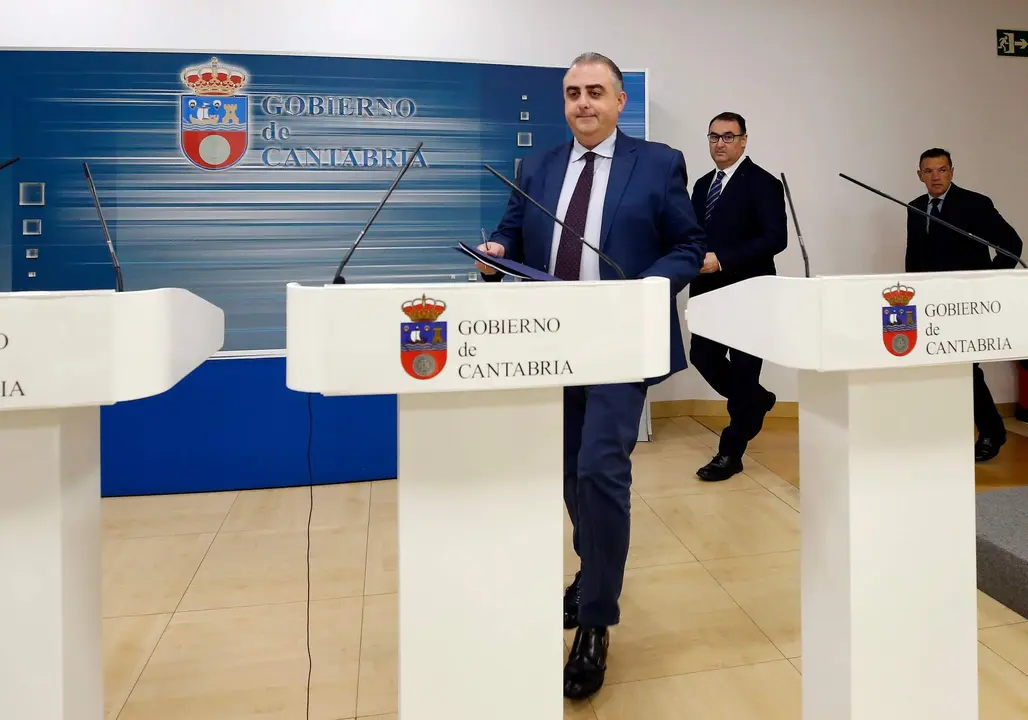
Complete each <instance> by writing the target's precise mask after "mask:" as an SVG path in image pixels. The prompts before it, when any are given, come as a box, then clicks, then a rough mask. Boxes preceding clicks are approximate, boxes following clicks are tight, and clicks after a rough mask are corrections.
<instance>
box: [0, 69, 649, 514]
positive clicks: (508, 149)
mask: <svg viewBox="0 0 1028 720" xmlns="http://www.w3.org/2000/svg"><path fill="white" fill-rule="evenodd" d="M212 56H215V57H217V65H216V66H214V65H212V64H211V63H212ZM205 68H211V69H213V70H215V71H218V70H221V71H226V78H229V77H231V76H232V75H234V74H235V75H236V76H237V78H238V79H239V80H241V84H240V83H237V84H238V85H239V87H237V88H234V89H232V90H230V91H229V93H228V94H225V95H219V96H214V95H204V94H203V93H202V92H198V90H202V88H197V87H196V84H197V83H196V82H195V80H193V79H191V77H192V76H195V77H200V76H202V74H203V70H204V69H205ZM196 69H199V70H200V72H199V73H193V72H191V71H193V70H196ZM0 72H2V73H3V76H4V77H7V78H9V79H10V83H9V85H8V87H6V88H5V93H6V96H5V100H6V102H5V103H4V106H3V107H0V156H5V155H7V154H17V155H20V156H21V157H22V160H21V162H20V163H18V164H17V165H15V166H12V167H11V168H9V169H8V170H6V171H4V173H3V174H2V175H0V197H2V198H3V199H4V200H3V202H0V290H7V289H13V290H58V289H83V288H111V287H113V286H114V276H113V272H112V270H111V267H110V261H109V259H108V256H107V251H106V248H105V246H104V241H103V235H102V233H101V228H100V225H99V222H98V220H97V218H96V214H95V211H94V209H93V206H92V198H91V196H90V195H89V192H88V186H87V184H86V182H85V177H84V174H83V171H82V166H81V163H82V161H83V160H85V161H88V163H89V166H90V170H91V173H92V175H93V177H94V179H95V181H96V184H97V189H98V192H99V194H100V200H101V202H102V203H103V206H104V209H105V217H106V219H107V222H108V225H109V227H110V229H111V232H112V235H113V238H114V242H115V246H116V248H117V252H118V255H119V259H120V261H121V265H122V269H123V273H124V279H125V289H126V290H136V289H145V288H153V287H169V286H173V287H182V288H186V289H188V290H190V291H192V292H194V293H196V294H197V295H199V296H201V297H203V298H205V299H207V300H209V301H210V302H213V303H214V304H216V305H218V306H219V307H221V308H222V309H224V310H225V313H226V341H225V350H226V351H228V352H229V354H232V355H235V356H237V357H232V358H231V359H229V358H226V359H218V360H215V361H211V362H208V363H206V364H205V365H203V366H202V367H201V368H199V369H198V370H197V371H196V372H195V373H193V374H192V375H191V376H190V377H189V378H187V379H186V380H185V381H184V382H183V383H182V385H181V386H180V387H177V388H175V389H174V390H172V391H171V392H170V393H168V394H167V395H165V396H162V397H159V398H149V399H144V400H140V401H137V402H132V403H125V404H123V405H118V406H115V407H112V408H105V409H104V411H103V426H102V432H103V486H104V493H105V494H107V495H123V494H143V493H162V492H186V491H202V490H214V489H226V488H247V487H272V486H283V485H295V484H305V483H307V482H308V476H307V459H306V442H307V435H306V428H307V425H308V422H307V396H306V395H300V394H297V393H293V392H291V391H290V390H288V389H287V388H286V387H285V383H284V378H285V374H284V360H283V359H281V358H268V357H248V356H254V355H259V354H260V352H261V351H267V350H272V351H274V350H279V349H281V348H282V347H284V323H285V286H286V283H289V282H302V283H320V282H327V281H328V280H330V279H331V277H332V274H333V273H334V270H335V266H336V264H337V263H338V261H339V259H340V258H341V257H342V255H343V254H344V253H345V251H346V249H347V248H348V247H349V245H350V244H351V243H352V242H353V240H354V239H355V238H356V236H357V234H358V232H359V230H360V228H361V227H362V226H363V224H364V222H365V221H366V219H367V218H368V217H369V216H370V214H371V212H372V211H373V209H374V207H375V205H376V204H377V202H378V201H379V199H380V198H381V197H382V195H383V193H384V192H385V191H386V189H387V188H388V187H389V185H390V183H391V182H392V180H393V178H394V177H395V174H396V173H397V171H398V169H399V167H400V165H402V163H403V161H404V159H405V158H406V156H405V153H406V152H408V151H409V150H410V149H411V148H413V147H414V146H415V145H416V144H417V142H419V141H421V142H423V143H424V146H423V148H422V151H421V155H420V156H419V158H418V161H417V162H415V164H414V165H413V166H412V168H411V170H410V171H409V172H408V174H407V175H406V176H405V178H404V180H403V181H402V182H401V184H400V185H399V187H398V188H397V190H396V192H395V193H394V194H393V196H392V198H391V201H390V203H389V204H388V205H387V206H386V208H385V209H384V210H383V211H382V213H381V214H380V215H379V217H378V219H377V221H376V223H375V226H374V227H373V228H372V230H371V231H370V232H369V233H368V235H367V236H366V237H365V239H364V240H363V242H362V245H361V248H360V250H359V251H358V252H357V253H355V254H354V256H353V259H352V262H351V264H350V266H349V267H348V269H347V278H348V280H349V281H350V282H358V283H361V282H405V281H417V282H419V283H421V284H423V283H425V282H444V281H445V282H452V281H455V280H456V281H462V280H468V281H471V280H473V279H474V273H473V267H472V266H471V265H470V263H469V262H468V261H467V259H466V258H465V257H464V256H463V255H460V254H458V253H457V252H455V251H454V250H453V249H452V248H453V246H454V245H455V244H456V242H457V241H458V240H463V241H466V242H469V243H475V242H477V241H478V240H479V238H480V233H481V230H482V229H483V228H484V229H486V230H487V231H488V230H490V229H491V228H492V227H494V226H495V224H496V222H497V221H498V220H499V218H500V216H501V214H502V212H503V209H504V207H505V206H506V203H507V199H508V196H509V192H508V191H507V190H506V189H505V186H504V185H503V184H502V183H501V182H500V181H499V180H497V179H496V178H493V177H492V176H491V175H490V174H489V173H488V172H487V171H485V170H484V168H483V167H482V166H483V164H484V163H489V164H490V165H492V166H493V167H496V168H498V169H499V170H500V171H501V172H505V174H507V175H508V176H509V177H513V174H514V161H515V159H516V158H519V157H523V156H525V155H528V154H530V153H534V152H538V151H540V150H543V149H545V148H548V147H550V146H552V145H555V144H558V143H561V142H564V141H566V140H568V139H570V132H569V130H568V128H567V125H566V123H565V121H564V116H563V101H562V97H561V79H562V76H563V74H564V69H563V68H544V67H527V66H511V65H484V64H475V63H453V62H427V61H402V60H373V59H353V58H338V57H307V56H285V55H266V56H264V55H232V54H228V55H226V54H220V53H216V52H212V53H209V54H196V53H188V54H187V53H168V52H164V53H140V52H81V51H75V52H71V51H0ZM191 82H192V84H193V85H194V87H190V83H191ZM201 83H202V80H201ZM625 87H626V91H627V92H628V95H629V100H628V105H627V107H626V109H625V111H624V113H623V115H622V122H621V128H622V130H623V131H625V132H626V133H628V134H631V135H635V136H639V137H642V136H644V135H645V128H646V97H645V96H646V78H645V74H644V73H626V82H625ZM230 105H233V106H234V109H233V110H232V111H231V113H230V111H229V106H230ZM204 108H205V109H204ZM201 109H203V112H201ZM386 110H388V112H386ZM523 113H527V119H524V117H523ZM230 114H231V115H233V116H234V119H236V120H238V121H239V123H231V122H230V119H231V118H230V117H229V115H230ZM204 115H206V116H214V117H217V118H218V119H219V120H220V121H222V122H220V123H218V124H217V126H216V127H214V126H213V125H212V124H210V123H207V122H206V120H205V117H204ZM243 125H245V130H243V131H241V132H239V131H233V127H239V126H243ZM211 127H214V131H215V134H221V135H222V136H223V137H224V138H229V140H228V142H222V146H223V147H222V149H223V150H225V149H226V148H227V149H228V151H229V152H231V148H232V147H233V143H236V142H237V140H239V139H241V138H245V152H242V154H241V156H240V157H239V159H238V161H235V162H234V163H233V164H231V165H230V166H229V167H227V168H224V169H217V170H213V169H205V168H204V167H203V164H204V161H203V157H202V153H199V152H198V151H197V150H196V149H194V146H193V145H190V142H189V140H188V139H187V137H188V135H187V133H189V132H193V131H197V130H198V129H199V130H200V131H204V130H210V129H211ZM283 128H287V129H288V132H289V136H288V137H284V133H283V132H282V130H283ZM525 132H529V133H531V145H530V146H523V145H519V143H518V136H519V133H525ZM238 147H240V148H242V145H238ZM207 157H208V159H209V158H210V155H208V156H207ZM21 182H39V183H45V188H46V204H45V205H44V206H42V207H24V206H19V205H18V202H17V188H18V183H21ZM25 219H33V220H41V221H42V228H43V232H42V235H39V236H24V235H22V222H23V220H25ZM29 248H34V249H38V252H39V257H38V258H35V259H30V258H27V257H26V250H27V249H29ZM30 273H34V276H30ZM313 407H314V410H315V435H316V439H315V443H316V445H315V451H314V463H315V468H314V471H315V473H314V474H315V482H343V481H350V480H366V479H375V478H380V477H393V476H394V475H395V471H396V470H395V467H396V437H395V433H396V417H395V413H396V402H395V398H394V397H377V398H348V399H343V398H332V399H326V398H320V397H316V398H315V399H314V402H313Z"/></svg>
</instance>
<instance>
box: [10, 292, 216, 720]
mask: <svg viewBox="0 0 1028 720" xmlns="http://www.w3.org/2000/svg"><path fill="white" fill-rule="evenodd" d="M223 338H224V316H223V314H222V311H221V310H220V309H219V308H217V307H215V306H213V305H211V304H209V303H207V302H205V301H203V300H201V299H200V298H198V297H196V296H195V295H192V294H190V293H188V292H186V291H185V290H178V289H162V290H149V291H141V292H124V293H115V292H113V291H85V292H49V293H48V292H26V293H0V718H11V720H14V719H15V718H17V719H18V720H101V719H102V718H103V717H104V697H103V689H104V682H103V646H102V640H101V615H102V611H101V586H102V583H101V577H100V406H102V405H110V404H113V403H116V402H119V401H124V400H133V399H136V398H142V397H147V396H151V395H157V394H159V393H162V392H164V391H166V390H168V389H169V388H171V387H172V386H174V385H175V383H177V382H178V381H179V380H181V379H182V378H183V377H184V376H185V375H187V374H188V373H189V372H190V371H191V370H193V369H194V368H195V367H197V366H198V365H199V364H200V363H202V362H203V361H204V360H206V359H207V358H208V357H210V356H211V355H212V354H213V353H215V352H216V351H218V350H219V349H220V348H221V346H222V341H223Z"/></svg>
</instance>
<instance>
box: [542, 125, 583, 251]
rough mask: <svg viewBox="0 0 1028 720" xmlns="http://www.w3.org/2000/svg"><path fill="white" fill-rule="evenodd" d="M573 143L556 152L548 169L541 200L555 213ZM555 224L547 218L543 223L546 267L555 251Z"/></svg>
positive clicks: (543, 204)
mask: <svg viewBox="0 0 1028 720" xmlns="http://www.w3.org/2000/svg"><path fill="white" fill-rule="evenodd" d="M573 145H574V144H573V143H568V145H567V147H566V148H565V149H564V150H562V151H561V152H559V153H556V154H555V155H554V157H553V161H552V162H551V163H550V167H549V168H548V169H547V171H546V183H545V185H544V186H543V196H542V199H541V200H540V202H541V203H542V206H543V207H544V208H546V209H547V210H549V211H550V212H551V213H553V214H554V215H556V214H557V203H559V202H560V191H561V189H562V188H563V187H564V176H565V175H566V174H567V170H568V161H569V160H570V159H571V148H572V147H573ZM537 210H538V209H537ZM540 219H541V218H540ZM554 225H555V223H554V222H553V221H552V220H547V222H545V223H543V227H545V228H546V232H544V233H543V247H544V248H545V253H544V254H543V263H544V265H543V267H544V268H545V267H546V264H548V263H549V262H550V253H551V252H553V226H554Z"/></svg>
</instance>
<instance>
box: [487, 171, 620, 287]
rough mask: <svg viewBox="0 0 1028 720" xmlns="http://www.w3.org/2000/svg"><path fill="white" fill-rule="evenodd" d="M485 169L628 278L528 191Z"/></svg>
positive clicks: (615, 264) (612, 262) (497, 173)
mask: <svg viewBox="0 0 1028 720" xmlns="http://www.w3.org/2000/svg"><path fill="white" fill-rule="evenodd" d="M485 169H486V170H488V171H489V172H491V173H492V174H493V175H495V176H496V177H498V178H500V180H503V182H505V183H507V184H508V185H509V186H510V187H511V188H512V189H513V190H515V191H516V192H517V193H518V194H519V195H521V197H523V198H525V199H526V200H528V201H529V202H531V203H532V204H533V205H535V206H536V207H537V208H539V209H540V210H542V211H543V212H544V213H546V216H547V217H549V218H550V219H552V220H553V222H555V223H557V224H558V225H560V226H561V227H562V228H564V229H565V230H567V231H568V232H569V233H571V235H572V236H573V237H574V238H575V239H576V240H578V241H579V242H580V243H582V244H583V245H585V246H586V247H587V248H589V249H590V250H592V251H593V252H594V253H596V254H597V255H599V256H600V257H601V258H603V260H604V262H606V263H607V264H608V265H610V266H611V267H612V268H614V270H615V272H617V274H618V277H620V278H621V279H622V280H627V279H628V278H626V277H625V273H624V271H622V270H621V268H620V267H619V266H618V264H617V263H616V262H614V261H613V260H611V259H610V258H609V257H607V256H606V255H604V254H603V253H602V252H600V250H599V248H594V247H593V246H592V245H590V244H589V243H588V242H586V239H585V238H584V237H582V236H581V235H579V234H578V233H576V232H575V231H574V230H572V229H571V228H569V227H568V226H567V225H565V224H564V223H563V221H561V220H559V219H557V216H556V215H554V214H553V213H551V212H550V211H549V210H547V209H546V208H544V207H543V206H542V205H540V204H539V203H537V202H536V201H535V200H534V199H533V198H532V197H530V196H529V195H528V193H526V192H525V191H524V190H522V189H521V188H519V187H518V186H517V185H515V184H514V183H512V182H511V181H510V180H508V179H507V178H505V177H504V176H503V175H501V174H500V173H499V172H497V171H496V170H495V169H493V168H492V167H490V166H489V165H486V166H485Z"/></svg>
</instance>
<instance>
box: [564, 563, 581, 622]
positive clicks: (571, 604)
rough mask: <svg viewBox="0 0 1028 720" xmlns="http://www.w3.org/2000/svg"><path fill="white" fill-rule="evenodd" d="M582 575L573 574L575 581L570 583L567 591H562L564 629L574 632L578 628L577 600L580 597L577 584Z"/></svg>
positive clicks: (578, 573)
mask: <svg viewBox="0 0 1028 720" xmlns="http://www.w3.org/2000/svg"><path fill="white" fill-rule="evenodd" d="M581 577H582V573H581V572H577V573H575V580H574V582H572V583H571V584H570V585H569V586H568V588H567V590H565V591H564V629H565V630H574V629H575V628H576V627H578V599H579V598H580V597H581V596H582V591H581V590H579V582H580V580H581Z"/></svg>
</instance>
